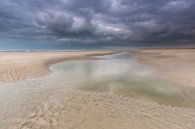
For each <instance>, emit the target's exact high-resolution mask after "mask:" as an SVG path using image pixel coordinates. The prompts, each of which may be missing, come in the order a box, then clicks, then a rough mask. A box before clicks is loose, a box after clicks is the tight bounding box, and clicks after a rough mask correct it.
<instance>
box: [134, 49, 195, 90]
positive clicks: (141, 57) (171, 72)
mask: <svg viewBox="0 0 195 129" xmlns="http://www.w3.org/2000/svg"><path fill="white" fill-rule="evenodd" d="M132 53H133V57H134V58H135V59H136V60H137V61H138V62H139V63H143V64H147V65H149V66H151V67H154V68H155V69H156V71H157V72H158V74H159V73H160V75H161V76H162V77H164V78H166V79H170V80H173V81H175V82H177V83H179V84H182V85H185V86H192V87H195V69H194V68H195V49H137V50H134V51H133V52H132Z"/></svg>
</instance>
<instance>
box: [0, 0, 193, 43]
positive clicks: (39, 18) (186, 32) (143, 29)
mask: <svg viewBox="0 0 195 129" xmlns="http://www.w3.org/2000/svg"><path fill="white" fill-rule="evenodd" d="M194 12H195V2H194V0H149V1H148V0H6V1H1V4H0V37H1V38H5V37H6V38H35V39H53V40H56V41H59V42H64V43H66V42H77V43H81V44H83V43H87V44H100V45H101V44H109V45H124V44H125V45H132V44H134V45H135V44H154V45H162V44H176V43H181V44H182V43H194V41H195V14H194Z"/></svg>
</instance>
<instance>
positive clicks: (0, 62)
mask: <svg viewBox="0 0 195 129" xmlns="http://www.w3.org/2000/svg"><path fill="white" fill-rule="evenodd" d="M111 53H114V51H72V52H71V51H69V52H1V53H0V83H6V82H12V81H17V80H23V79H28V78H35V77H41V76H43V75H47V74H48V73H49V72H50V71H49V68H48V67H49V66H50V65H51V64H54V63H57V62H60V61H63V60H66V59H73V58H74V59H78V58H85V57H86V56H93V55H96V54H97V55H104V54H111Z"/></svg>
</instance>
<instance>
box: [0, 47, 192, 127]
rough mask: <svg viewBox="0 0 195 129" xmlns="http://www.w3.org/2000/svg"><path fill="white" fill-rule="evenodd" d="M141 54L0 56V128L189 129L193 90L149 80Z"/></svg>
mask: <svg viewBox="0 0 195 129" xmlns="http://www.w3.org/2000/svg"><path fill="white" fill-rule="evenodd" d="M144 51H145V50H144ZM146 53H147V52H146ZM178 53H179V52H178ZM185 53H191V52H185ZM130 55H131V52H130ZM148 55H149V52H148V54H142V50H136V52H134V54H133V55H132V56H133V60H131V59H130V58H131V56H130V57H129V53H126V52H125V53H119V54H118V53H117V51H79V52H30V53H21V52H19V53H17V52H16V53H1V54H0V56H1V57H2V58H1V59H0V66H1V67H0V71H2V72H0V75H1V76H4V78H2V77H1V82H2V84H1V86H0V110H1V113H0V128H2V129H120V128H121V129H132V128H133V129H168V128H170V129H194V128H195V124H194V123H195V108H194V105H190V106H189V107H188V105H189V104H191V103H192V104H195V101H194V98H195V96H194V91H193V90H191V89H188V88H192V89H193V87H185V86H183V83H182V85H181V86H180V85H179V86H177V83H174V82H172V80H173V81H174V79H171V78H170V82H169V79H168V80H167V79H165V80H164V79H161V74H159V76H158V77H156V76H157V75H158V74H157V73H158V72H156V70H158V69H157V67H155V65H153V64H152V63H149V62H147V61H145V60H144V59H146V57H147V56H148ZM155 55H157V54H155ZM176 55H177V54H176ZM184 55H185V54H184ZM148 58H149V57H148ZM151 58H153V57H150V58H149V59H151ZM191 58H192V60H193V56H191ZM157 59H158V60H159V62H160V61H161V60H162V59H161V58H156V60H157ZM188 59H189V58H188ZM134 60H135V61H136V62H134ZM147 60H148V59H147ZM151 60H152V59H151ZM137 62H140V63H137ZM156 62H158V61H156ZM161 62H162V61H161ZM142 63H143V64H142ZM145 64H146V65H145ZM164 65H166V64H164ZM173 65H174V64H173ZM150 67H152V68H150ZM159 67H161V66H159ZM178 67H179V66H178ZM153 70H154V71H153ZM192 73H193V72H192ZM18 76H19V77H18ZM184 80H185V78H184ZM178 83H179V82H178ZM156 85H157V86H156ZM163 86H164V88H163ZM147 87H148V88H147ZM186 89H187V91H188V90H190V91H191V93H187V92H186ZM167 97H168V98H167ZM177 97H178V99H177ZM169 99H171V101H170V102H167V103H166V101H167V100H169ZM178 100H179V101H178ZM181 100H182V101H184V103H183V102H182V103H180V101H181ZM174 101H176V102H175V104H172V102H174Z"/></svg>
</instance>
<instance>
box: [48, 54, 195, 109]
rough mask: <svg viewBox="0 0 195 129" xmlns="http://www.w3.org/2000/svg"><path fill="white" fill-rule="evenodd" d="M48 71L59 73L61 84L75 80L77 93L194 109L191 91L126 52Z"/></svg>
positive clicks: (66, 64) (56, 66)
mask: <svg viewBox="0 0 195 129" xmlns="http://www.w3.org/2000/svg"><path fill="white" fill-rule="evenodd" d="M51 69H52V70H53V71H55V72H56V74H59V75H57V76H60V77H63V76H64V78H63V79H64V81H65V80H69V81H70V80H71V79H72V81H79V83H77V84H76V85H75V86H76V87H77V88H79V89H80V90H86V91H93V92H110V93H115V94H119V95H125V96H128V97H133V98H146V99H150V100H153V101H156V102H158V103H160V104H166V105H171V106H184V107H195V88H192V87H189V86H182V85H179V84H177V83H174V82H171V81H170V80H166V79H163V78H160V76H158V75H157V74H156V73H154V69H152V68H151V67H149V66H146V65H143V64H138V63H136V62H135V61H134V60H133V59H131V58H130V57H129V56H128V54H127V53H120V54H114V55H106V56H96V57H95V58H94V59H93V60H81V61H69V62H63V63H60V64H56V65H53V66H52V67H51ZM63 79H62V80H63Z"/></svg>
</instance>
